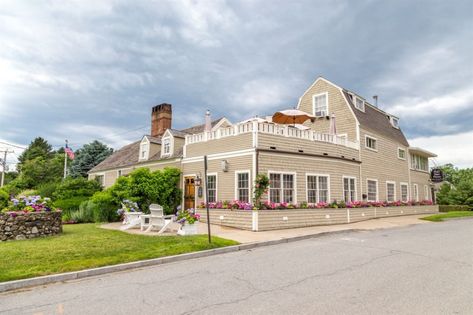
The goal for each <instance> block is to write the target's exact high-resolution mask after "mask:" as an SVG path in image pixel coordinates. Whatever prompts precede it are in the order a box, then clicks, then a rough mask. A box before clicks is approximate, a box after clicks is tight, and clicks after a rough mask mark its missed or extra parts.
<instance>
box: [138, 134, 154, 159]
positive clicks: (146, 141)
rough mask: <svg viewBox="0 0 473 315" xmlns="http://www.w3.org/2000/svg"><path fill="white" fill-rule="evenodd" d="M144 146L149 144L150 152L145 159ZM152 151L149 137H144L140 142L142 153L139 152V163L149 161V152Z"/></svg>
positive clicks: (147, 152)
mask: <svg viewBox="0 0 473 315" xmlns="http://www.w3.org/2000/svg"><path fill="white" fill-rule="evenodd" d="M143 144H147V145H148V150H147V151H146V156H145V157H142V154H141V153H142V152H143ZM150 150H151V143H150V141H149V140H148V138H147V137H144V138H143V140H141V142H140V152H139V156H138V160H139V161H145V160H148V159H149V151H150Z"/></svg>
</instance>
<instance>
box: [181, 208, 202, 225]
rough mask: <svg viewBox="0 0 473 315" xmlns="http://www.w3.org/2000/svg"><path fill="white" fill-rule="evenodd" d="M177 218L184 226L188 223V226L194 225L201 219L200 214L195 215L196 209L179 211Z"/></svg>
mask: <svg viewBox="0 0 473 315" xmlns="http://www.w3.org/2000/svg"><path fill="white" fill-rule="evenodd" d="M176 216H177V218H176V222H178V223H180V224H184V223H186V222H187V223H188V224H194V223H195V222H197V221H199V219H200V215H199V214H198V213H195V211H194V209H187V210H179V211H178V212H177V213H176Z"/></svg>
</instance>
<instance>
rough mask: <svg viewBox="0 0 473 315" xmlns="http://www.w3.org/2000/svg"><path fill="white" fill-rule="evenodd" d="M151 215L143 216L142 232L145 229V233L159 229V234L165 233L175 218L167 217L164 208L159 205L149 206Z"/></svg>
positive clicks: (141, 217)
mask: <svg viewBox="0 0 473 315" xmlns="http://www.w3.org/2000/svg"><path fill="white" fill-rule="evenodd" d="M149 211H150V214H145V215H141V216H140V219H141V231H143V230H144V229H145V228H146V230H145V233H147V232H150V231H151V230H153V229H154V228H157V229H159V231H158V234H162V233H164V232H165V231H166V230H167V229H168V228H169V226H170V225H171V223H172V218H173V216H172V215H171V216H165V215H164V210H163V207H162V206H160V205H157V204H151V205H150V206H149Z"/></svg>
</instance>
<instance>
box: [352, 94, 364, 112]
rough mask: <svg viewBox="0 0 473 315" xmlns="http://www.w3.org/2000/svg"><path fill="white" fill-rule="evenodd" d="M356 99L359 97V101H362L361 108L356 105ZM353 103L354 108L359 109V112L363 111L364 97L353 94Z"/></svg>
mask: <svg viewBox="0 0 473 315" xmlns="http://www.w3.org/2000/svg"><path fill="white" fill-rule="evenodd" d="M357 99H359V100H360V101H362V102H363V106H362V107H363V109H361V108H358V107H357V106H356V100H357ZM353 104H354V105H355V108H356V109H358V110H359V111H361V112H363V113H364V112H365V100H364V99H362V98H361V97H358V96H356V95H353Z"/></svg>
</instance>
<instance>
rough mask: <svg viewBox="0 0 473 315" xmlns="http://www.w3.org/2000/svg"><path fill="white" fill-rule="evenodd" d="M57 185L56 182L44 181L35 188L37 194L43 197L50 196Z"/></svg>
mask: <svg viewBox="0 0 473 315" xmlns="http://www.w3.org/2000/svg"><path fill="white" fill-rule="evenodd" d="M58 186H59V183H58V182H51V183H44V184H41V185H39V186H38V187H37V188H36V191H37V193H38V195H41V196H43V197H48V198H52V197H53V193H54V192H55V191H56V189H57V187H58Z"/></svg>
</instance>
